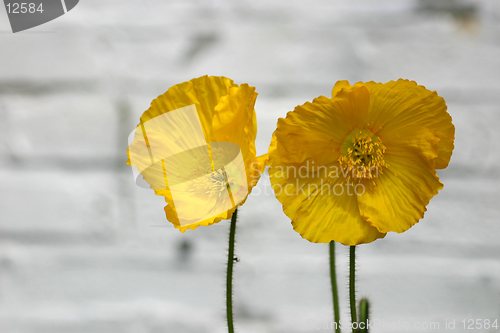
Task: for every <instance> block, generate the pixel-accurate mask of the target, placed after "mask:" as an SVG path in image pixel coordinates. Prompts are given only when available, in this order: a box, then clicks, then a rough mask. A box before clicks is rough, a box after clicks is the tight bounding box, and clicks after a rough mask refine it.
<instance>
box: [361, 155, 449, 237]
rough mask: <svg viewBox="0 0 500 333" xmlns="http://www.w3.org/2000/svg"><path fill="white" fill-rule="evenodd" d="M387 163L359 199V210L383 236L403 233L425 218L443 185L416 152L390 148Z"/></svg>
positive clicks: (386, 157) (386, 156)
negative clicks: (429, 206)
mask: <svg viewBox="0 0 500 333" xmlns="http://www.w3.org/2000/svg"><path fill="white" fill-rule="evenodd" d="M385 159H386V161H387V163H388V168H387V169H385V170H384V172H383V174H381V175H379V177H378V178H377V179H375V184H373V185H371V186H366V192H365V193H364V194H362V195H360V196H358V203H359V209H360V212H361V215H362V216H363V217H365V218H366V219H367V220H368V221H369V222H370V223H371V224H372V225H373V226H374V227H376V228H377V229H378V230H379V231H380V232H389V231H395V232H403V231H406V230H407V229H409V228H410V227H411V226H413V225H414V224H415V223H417V222H418V221H419V220H420V219H421V218H422V217H423V216H424V212H425V211H426V206H427V204H428V203H429V201H430V200H431V198H432V197H433V196H434V195H436V194H437V192H438V191H439V190H440V189H441V188H442V187H443V184H441V182H440V181H439V178H438V176H437V175H436V172H435V171H434V169H432V168H431V167H430V166H429V164H428V163H427V161H426V160H425V159H424V158H423V157H422V156H420V155H419V154H417V153H416V150H415V149H413V148H394V147H391V148H388V149H387V151H386V155H385Z"/></svg>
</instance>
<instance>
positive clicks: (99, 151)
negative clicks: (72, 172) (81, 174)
mask: <svg viewBox="0 0 500 333" xmlns="http://www.w3.org/2000/svg"><path fill="white" fill-rule="evenodd" d="M0 103H1V104H2V106H3V110H4V112H6V113H7V115H3V117H4V118H6V123H7V124H8V125H7V133H4V136H5V142H4V143H3V145H4V146H7V149H8V151H9V152H10V154H11V155H12V156H13V157H15V158H17V159H30V158H35V159H40V158H51V159H57V158H71V159H75V160H80V161H82V162H83V163H87V164H91V163H92V162H91V161H92V160H94V161H95V162H96V163H105V162H106V161H108V160H109V159H113V158H116V157H117V154H118V152H117V147H118V143H117V136H118V134H117V128H118V119H117V114H116V112H115V109H114V105H113V104H112V103H111V102H110V100H109V99H107V98H106V97H103V96H94V95H80V94H70V95H66V94H61V95H58V94H56V95H52V94H49V95H35V96H31V97H29V96H25V95H4V96H0ZM120 157H121V158H122V159H123V160H125V158H124V157H123V156H120ZM88 167H92V165H89V166H88Z"/></svg>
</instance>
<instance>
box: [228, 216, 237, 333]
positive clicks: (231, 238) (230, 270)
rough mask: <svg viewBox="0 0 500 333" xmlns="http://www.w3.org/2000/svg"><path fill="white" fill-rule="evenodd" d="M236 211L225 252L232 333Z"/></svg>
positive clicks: (232, 217) (230, 332)
mask: <svg viewBox="0 0 500 333" xmlns="http://www.w3.org/2000/svg"><path fill="white" fill-rule="evenodd" d="M237 218H238V209H236V210H235V211H234V213H233V216H231V227H230V229H229V250H228V252H227V273H226V316H227V331H228V332H229V333H234V325H233V265H234V260H235V258H234V240H235V237H236V219H237Z"/></svg>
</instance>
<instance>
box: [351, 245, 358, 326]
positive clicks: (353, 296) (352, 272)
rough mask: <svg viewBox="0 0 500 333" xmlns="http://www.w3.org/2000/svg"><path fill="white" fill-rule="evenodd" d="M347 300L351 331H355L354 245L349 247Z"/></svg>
mask: <svg viewBox="0 0 500 333" xmlns="http://www.w3.org/2000/svg"><path fill="white" fill-rule="evenodd" d="M349 301H350V305H351V323H352V326H353V327H352V333H356V332H357V330H356V329H355V326H356V323H357V321H358V316H357V315H356V246H351V247H349Z"/></svg>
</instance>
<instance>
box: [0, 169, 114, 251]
mask: <svg viewBox="0 0 500 333" xmlns="http://www.w3.org/2000/svg"><path fill="white" fill-rule="evenodd" d="M0 183H1V184H2V186H1V187H0V197H1V198H2V200H1V201H0V212H1V218H0V229H1V230H2V231H0V238H1V239H2V242H7V241H9V240H11V241H12V242H14V243H15V242H16V241H20V242H27V243H28V244H29V243H30V242H36V241H37V237H38V241H41V242H43V243H46V244H47V245H50V244H51V242H53V241H54V240H55V241H61V242H63V243H67V244H71V239H72V237H76V238H75V239H76V240H78V237H83V236H87V238H83V241H92V239H93V237H96V239H97V240H99V239H100V238H102V237H104V238H105V239H108V238H109V237H110V236H112V234H113V233H114V232H115V231H116V229H115V228H118V225H117V224H118V221H117V210H118V201H119V200H118V198H117V194H118V193H117V188H116V180H115V178H114V176H113V175H112V174H111V173H106V172H98V171H92V172H86V171H77V172H73V171H69V172H65V171H62V170H37V171H35V170H33V171H31V170H21V171H18V170H12V169H2V170H0ZM65 235H66V236H67V237H68V239H65V237H66V236H65Z"/></svg>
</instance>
